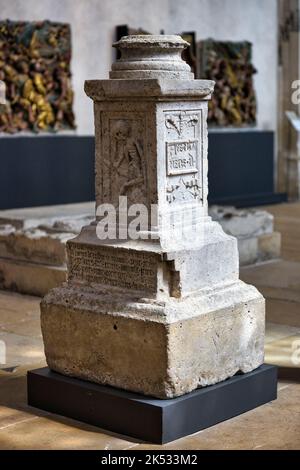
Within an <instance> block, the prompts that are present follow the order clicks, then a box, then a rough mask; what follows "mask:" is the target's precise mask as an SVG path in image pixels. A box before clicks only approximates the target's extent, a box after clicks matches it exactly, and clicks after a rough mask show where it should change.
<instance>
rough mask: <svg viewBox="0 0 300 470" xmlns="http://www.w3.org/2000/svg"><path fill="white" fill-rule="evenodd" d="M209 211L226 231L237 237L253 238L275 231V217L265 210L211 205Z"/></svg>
mask: <svg viewBox="0 0 300 470" xmlns="http://www.w3.org/2000/svg"><path fill="white" fill-rule="evenodd" d="M209 213H210V216H211V217H212V219H213V220H216V221H218V222H219V223H220V224H221V225H222V227H223V230H224V231H225V232H226V233H228V234H229V235H233V236H234V237H237V238H253V237H255V236H259V235H262V234H265V233H272V232H273V221H274V217H273V215H272V214H270V213H269V212H267V211H264V210H257V209H236V208H235V207H227V206H211V207H210V208H209Z"/></svg>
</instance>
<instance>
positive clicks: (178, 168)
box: [165, 110, 203, 204]
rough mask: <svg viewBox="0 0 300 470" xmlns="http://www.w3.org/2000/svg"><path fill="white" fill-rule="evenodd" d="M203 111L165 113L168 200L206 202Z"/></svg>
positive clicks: (173, 201)
mask: <svg viewBox="0 0 300 470" xmlns="http://www.w3.org/2000/svg"><path fill="white" fill-rule="evenodd" d="M202 137H203V132H202V110H197V111H174V112H165V140H166V175H167V187H166V197H167V201H168V202H169V203H170V204H173V203H180V202H186V201H198V202H203V171H202Z"/></svg>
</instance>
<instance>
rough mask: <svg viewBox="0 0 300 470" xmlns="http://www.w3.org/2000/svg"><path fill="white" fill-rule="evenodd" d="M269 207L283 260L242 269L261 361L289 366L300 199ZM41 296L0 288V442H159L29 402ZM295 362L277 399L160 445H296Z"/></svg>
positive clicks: (52, 445) (297, 288)
mask: <svg viewBox="0 0 300 470" xmlns="http://www.w3.org/2000/svg"><path fill="white" fill-rule="evenodd" d="M267 210H269V211H270V212H272V213H273V214H274V215H275V229H276V230H278V231H281V233H282V258H283V259H282V260H280V261H275V262H269V263H265V264H263V265H260V266H255V267H251V268H244V269H242V278H243V279H244V280H245V281H249V282H251V283H253V284H255V285H256V286H257V287H258V288H259V289H260V290H261V291H262V292H263V294H264V295H265V296H266V297H267V328H266V362H268V363H276V364H278V365H280V366H281V367H284V366H286V367H291V366H292V363H291V355H292V344H293V342H294V341H295V340H297V339H299V340H300V204H282V205H278V206H273V207H272V206H271V207H268V208H267ZM39 300H40V299H39V298H37V297H30V296H25V295H20V294H14V293H10V292H4V291H0V305H1V307H0V325H1V326H0V340H1V339H2V340H4V341H5V343H6V347H7V364H6V365H5V368H3V369H0V449H111V450H114V449H136V450H139V449H151V448H152V449H157V448H159V446H157V445H156V446H152V445H148V444H144V443H141V442H137V441H135V440H133V439H130V438H123V437H122V436H118V435H114V434H112V433H109V432H107V431H102V430H101V429H98V428H96V427H93V426H88V425H86V424H83V423H80V422H78V421H74V420H71V419H67V418H64V417H61V416H58V415H54V414H50V413H46V412H43V411H40V410H37V409H34V408H31V407H29V406H27V404H26V371H27V370H28V369H33V368H37V367H41V366H43V365H44V364H45V360H44V355H43V345H42V338H41V332H40V323H39ZM294 344H295V343H294ZM298 358H299V355H298ZM299 359H300V358H299ZM299 362H300V361H299ZM295 367H296V366H295V365H294V369H293V372H294V374H293V378H292V379H285V380H280V381H279V384H278V399H277V400H276V401H274V402H272V403H269V404H267V405H264V406H262V407H260V408H257V409H256V410H253V411H250V412H248V413H246V414H244V415H242V416H239V417H237V418H234V419H231V420H229V421H227V422H225V423H221V424H218V425H217V426H214V427H212V428H210V429H207V430H205V431H201V432H199V433H197V434H194V435H192V436H188V437H186V438H183V439H180V440H178V441H175V442H172V443H169V444H166V445H164V446H162V448H166V449H300V405H299V403H300V364H299V366H298V369H296V368H295Z"/></svg>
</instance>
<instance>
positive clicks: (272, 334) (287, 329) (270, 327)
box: [265, 322, 300, 344]
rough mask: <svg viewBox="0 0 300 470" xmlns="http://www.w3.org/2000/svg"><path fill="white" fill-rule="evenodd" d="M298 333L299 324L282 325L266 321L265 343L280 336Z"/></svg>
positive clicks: (299, 331)
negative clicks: (297, 325) (296, 325)
mask: <svg viewBox="0 0 300 470" xmlns="http://www.w3.org/2000/svg"><path fill="white" fill-rule="evenodd" d="M298 333H299V334H300V326H299V327H295V326H289V325H282V324H279V323H272V322H267V323H266V336H265V344H268V343H272V342H273V341H278V340H279V339H281V338H285V337H286V336H292V335H295V334H298Z"/></svg>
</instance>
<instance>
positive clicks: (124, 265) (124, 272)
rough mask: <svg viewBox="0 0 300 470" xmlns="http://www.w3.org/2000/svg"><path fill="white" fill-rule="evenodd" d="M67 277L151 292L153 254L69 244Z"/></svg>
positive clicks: (154, 273) (153, 287) (154, 274)
mask: <svg viewBox="0 0 300 470" xmlns="http://www.w3.org/2000/svg"><path fill="white" fill-rule="evenodd" d="M69 279H82V280H84V281H87V282H91V283H96V284H104V285H110V286H115V287H125V288H128V289H136V290H147V291H155V290H156V285H157V258H156V256H155V255H154V254H153V253H147V252H139V251H132V250H131V251H127V250H122V249H115V248H110V247H99V246H96V247H93V246H88V245H79V244H72V245H71V247H70V253H69Z"/></svg>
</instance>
